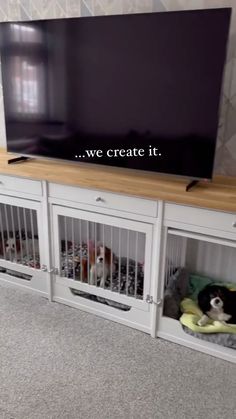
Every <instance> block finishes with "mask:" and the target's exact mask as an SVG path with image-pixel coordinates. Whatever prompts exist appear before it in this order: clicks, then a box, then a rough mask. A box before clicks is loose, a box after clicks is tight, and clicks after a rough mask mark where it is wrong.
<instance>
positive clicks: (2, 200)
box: [0, 178, 48, 295]
mask: <svg viewBox="0 0 236 419" xmlns="http://www.w3.org/2000/svg"><path fill="white" fill-rule="evenodd" d="M12 179H13V178H12ZM13 183H14V182H13V180H12V187H13ZM16 183H17V182H16ZM16 187H17V186H16ZM5 192H6V194H5V195H3V194H0V277H1V279H2V280H5V281H8V282H10V283H12V284H15V285H18V286H21V287H24V288H28V289H31V290H34V291H37V292H39V293H40V294H42V295H47V293H48V285H47V274H46V273H45V272H44V270H42V269H43V266H44V265H45V250H46V247H45V243H44V241H45V236H44V234H43V229H42V222H43V209H42V203H41V202H40V201H35V200H31V199H25V198H16V197H14V196H11V195H10V191H9V190H7V189H6V190H5ZM32 196H35V195H32ZM45 270H46V269H45Z"/></svg>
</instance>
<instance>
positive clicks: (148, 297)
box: [146, 294, 162, 306]
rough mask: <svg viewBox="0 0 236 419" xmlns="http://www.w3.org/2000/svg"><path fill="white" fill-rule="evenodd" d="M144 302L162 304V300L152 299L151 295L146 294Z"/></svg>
mask: <svg viewBox="0 0 236 419" xmlns="http://www.w3.org/2000/svg"><path fill="white" fill-rule="evenodd" d="M146 303H148V304H156V305H157V306H161V305H162V300H157V301H154V300H153V296H152V295H149V294H147V296H146Z"/></svg>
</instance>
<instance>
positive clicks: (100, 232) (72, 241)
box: [52, 205, 152, 331]
mask: <svg viewBox="0 0 236 419" xmlns="http://www.w3.org/2000/svg"><path fill="white" fill-rule="evenodd" d="M52 207H53V231H54V233H55V232H56V234H54V246H53V248H54V263H55V267H56V270H55V272H56V276H55V277H56V279H55V282H54V287H53V289H54V291H53V294H54V297H53V299H54V300H55V301H60V302H64V303H66V302H67V303H68V304H70V305H72V306H73V305H74V306H77V307H81V308H83V309H86V307H87V309H88V311H92V312H94V313H96V312H97V313H98V312H99V314H100V315H101V314H102V313H104V316H106V317H108V318H111V319H113V320H115V319H119V321H121V322H123V323H125V324H128V323H129V325H132V324H136V325H135V327H137V328H138V327H139V326H140V328H141V329H142V330H145V331H147V328H149V327H150V313H149V311H150V308H149V305H148V303H147V302H146V296H147V295H149V293H150V268H151V267H150V254H151V240H152V225H149V224H147V223H142V222H138V221H133V220H127V219H122V218H116V217H111V216H106V215H102V214H94V213H92V212H85V211H80V210H76V209H71V208H63V207H60V206H56V205H53V206H52ZM144 261H145V263H144Z"/></svg>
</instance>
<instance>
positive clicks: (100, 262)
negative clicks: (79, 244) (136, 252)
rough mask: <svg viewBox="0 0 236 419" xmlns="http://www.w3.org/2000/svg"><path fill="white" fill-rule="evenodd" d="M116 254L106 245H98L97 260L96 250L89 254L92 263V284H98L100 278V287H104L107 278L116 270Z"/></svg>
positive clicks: (90, 281)
mask: <svg viewBox="0 0 236 419" xmlns="http://www.w3.org/2000/svg"><path fill="white" fill-rule="evenodd" d="M114 261H115V256H114V254H113V253H112V252H111V250H110V249H109V248H108V247H106V246H98V248H97V254H96V260H95V250H94V251H92V252H90V254H89V264H90V278H89V283H90V285H97V281H98V280H100V287H102V288H104V287H105V283H106V280H107V278H109V277H110V276H111V275H112V273H113V272H114V271H115V263H114Z"/></svg>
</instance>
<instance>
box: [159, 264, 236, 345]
mask: <svg viewBox="0 0 236 419" xmlns="http://www.w3.org/2000/svg"><path fill="white" fill-rule="evenodd" d="M208 284H217V285H224V286H227V287H229V288H230V289H236V284H233V283H229V282H225V281H216V280H214V279H212V278H208V277H206V276H203V275H196V274H190V273H189V272H188V271H187V270H186V269H185V268H177V269H176V270H175V272H174V274H173V275H171V276H170V278H169V280H168V285H167V287H166V289H165V296H164V309H163V314H164V316H167V317H171V318H173V319H177V320H179V321H180V323H181V324H182V327H183V330H184V331H185V332H186V333H188V334H189V335H191V336H194V337H198V338H199V339H202V340H205V341H208V342H213V343H216V344H218V345H222V346H225V347H229V348H232V349H236V325H230V324H229V325H227V326H224V325H222V324H221V323H220V322H209V324H208V325H207V326H198V325H197V321H198V320H199V319H200V317H201V316H202V312H201V310H200V309H199V307H198V305H197V296H198V293H199V291H200V290H201V289H202V288H204V287H205V286H206V285H208Z"/></svg>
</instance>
